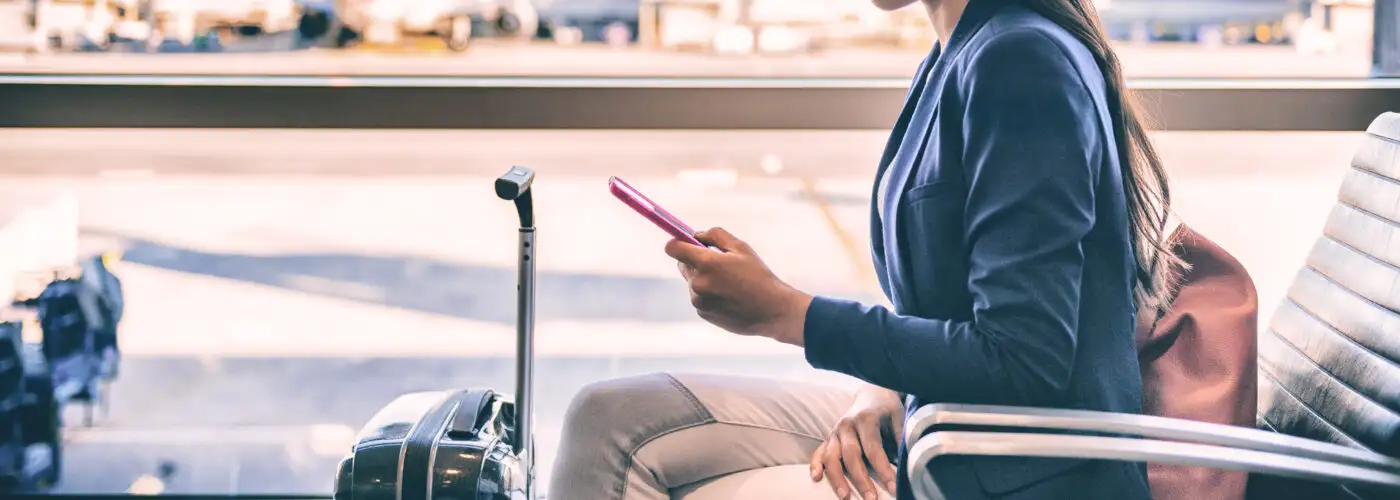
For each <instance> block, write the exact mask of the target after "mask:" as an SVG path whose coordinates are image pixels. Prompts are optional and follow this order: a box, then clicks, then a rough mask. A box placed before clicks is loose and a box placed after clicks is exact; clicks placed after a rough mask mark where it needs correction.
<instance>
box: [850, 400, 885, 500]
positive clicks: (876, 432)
mask: <svg viewBox="0 0 1400 500" xmlns="http://www.w3.org/2000/svg"><path fill="white" fill-rule="evenodd" d="M856 437H858V438H860V447H861V448H862V449H864V450H865V458H866V459H867V460H869V461H870V468H872V469H875V475H876V476H877V477H878V478H879V479H880V484H881V485H883V487H884V488H885V491H888V492H889V493H890V494H891V495H893V494H894V489H895V471H894V467H892V466H890V458H889V456H887V455H885V441H884V439H883V438H881V437H880V419H879V418H876V417H874V416H871V415H870V414H865V415H862V416H861V417H860V418H857V421H856Z"/></svg>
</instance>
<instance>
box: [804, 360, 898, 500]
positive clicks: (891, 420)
mask: <svg viewBox="0 0 1400 500" xmlns="http://www.w3.org/2000/svg"><path fill="white" fill-rule="evenodd" d="M903 428H904V404H903V403H902V402H900V400H899V394H897V393H895V392H894V391H891V390H889V389H885V388H883V387H875V386H866V387H863V388H862V389H861V390H860V391H859V392H857V393H856V400H855V402H854V403H852V404H851V409H850V410H847V411H846V414H845V415H844V416H842V417H841V420H839V421H837V423H836V428H835V429H832V431H831V435H829V436H828V437H827V438H826V442H824V443H822V444H821V446H818V447H817V451H816V452H814V453H812V481H821V479H822V477H823V476H825V477H826V482H827V484H830V485H831V489H832V490H834V491H835V492H836V496H837V497H840V498H842V499H845V498H850V493H851V489H852V487H854V488H855V491H856V493H858V494H859V498H862V499H864V500H875V499H876V498H878V497H879V492H877V491H876V490H875V488H876V486H875V481H876V480H878V481H879V482H880V487H882V488H884V489H885V491H887V492H889V494H890V495H891V496H893V495H894V490H895V470H894V466H893V465H891V463H890V458H889V455H887V454H886V453H885V439H886V437H888V438H890V439H892V440H893V441H894V442H898V440H899V439H900V436H901V435H903V433H904V429H903ZM872 470H873V471H874V472H875V477H874V478H872V477H870V472H869V471H872Z"/></svg>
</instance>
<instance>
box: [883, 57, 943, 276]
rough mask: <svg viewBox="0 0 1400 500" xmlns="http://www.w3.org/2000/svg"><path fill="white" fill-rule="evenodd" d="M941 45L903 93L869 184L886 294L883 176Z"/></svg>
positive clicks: (912, 113) (906, 127) (904, 131)
mask: <svg viewBox="0 0 1400 500" xmlns="http://www.w3.org/2000/svg"><path fill="white" fill-rule="evenodd" d="M938 51H939V49H938V47H934V49H933V50H932V51H930V52H929V55H928V57H926V58H924V61H923V62H922V63H920V64H919V69H918V71H916V72H915V73H914V83H913V85H910V86H909V92H908V93H906V94H905V95H904V108H903V109H901V110H900V112H899V119H898V120H896V121H895V124H894V130H892V131H891V132H890V137H889V139H887V140H886V141H885V151H884V153H883V154H881V155H880V165H879V167H877V168H876V170H875V182H874V183H873V184H872V185H871V187H870V245H871V254H872V257H873V258H874V261H875V267H876V269H875V271H876V272H875V274H876V277H878V278H879V280H880V287H881V288H883V289H884V290H885V294H886V295H889V294H890V289H889V283H888V280H887V279H886V276H887V275H886V273H885V269H886V268H885V231H884V229H883V226H884V222H883V221H881V220H880V207H879V206H878V204H879V203H880V200H881V197H880V184H881V183H880V179H881V178H883V177H884V176H885V172H886V171H887V170H889V168H890V163H891V162H893V161H894V158H895V155H896V154H898V153H899V151H900V147H901V145H902V144H903V139H904V136H905V133H906V131H907V130H908V129H909V121H910V119H912V118H913V116H914V109H915V108H916V107H917V104H918V103H919V97H920V96H921V95H923V89H924V86H925V84H926V83H928V70H929V66H930V65H931V64H933V62H934V61H936V60H937V59H938Z"/></svg>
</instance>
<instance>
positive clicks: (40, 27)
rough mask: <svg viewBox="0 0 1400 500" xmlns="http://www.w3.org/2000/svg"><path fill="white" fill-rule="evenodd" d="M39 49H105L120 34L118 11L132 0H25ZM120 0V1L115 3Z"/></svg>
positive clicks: (27, 17)
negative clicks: (117, 29) (116, 11)
mask: <svg viewBox="0 0 1400 500" xmlns="http://www.w3.org/2000/svg"><path fill="white" fill-rule="evenodd" d="M22 1H25V2H27V3H28V5H27V10H28V12H27V13H26V21H27V24H28V25H29V28H30V30H31V34H32V36H33V40H32V42H33V47H34V48H35V49H37V50H50V49H79V48H86V47H93V48H98V49H105V48H106V47H108V46H109V44H110V43H111V42H112V40H114V39H115V38H116V36H117V33H116V32H115V31H114V30H115V29H116V28H117V25H118V23H117V17H116V15H115V10H117V9H118V8H121V7H124V6H125V5H127V3H128V2H129V1H130V0H110V1H109V0H22ZM114 2H119V3H114Z"/></svg>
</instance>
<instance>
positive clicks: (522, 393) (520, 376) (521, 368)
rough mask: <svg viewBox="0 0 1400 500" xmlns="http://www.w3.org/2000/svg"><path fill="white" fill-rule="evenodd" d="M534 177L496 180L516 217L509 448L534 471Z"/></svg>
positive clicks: (522, 172) (515, 174)
mask: <svg viewBox="0 0 1400 500" xmlns="http://www.w3.org/2000/svg"><path fill="white" fill-rule="evenodd" d="M534 180H535V172H534V171H532V170H530V169H528V168H525V167H511V168H510V171H509V172H506V174H505V175H502V176H501V178H499V179H496V196H498V197H500V198H501V199H502V200H507V201H514V202H515V211H516V213H517V214H519V216H520V248H519V259H520V260H519V261H518V262H519V265H520V276H519V278H518V279H519V283H518V284H517V285H516V292H517V295H516V298H517V304H516V316H515V334H516V335H515V442H513V443H511V447H512V448H513V450H514V451H515V453H516V455H517V456H521V457H525V459H526V460H527V462H526V463H525V468H526V470H527V471H533V470H534V463H533V462H534V457H533V456H531V455H533V454H534V447H533V446H531V434H530V431H531V430H532V429H531V421H532V420H533V418H531V417H532V415H533V414H534V399H533V397H534V361H535V258H534V256H535V207H534V203H533V201H532V200H531V196H530V183H531V182H533V181H534Z"/></svg>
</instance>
